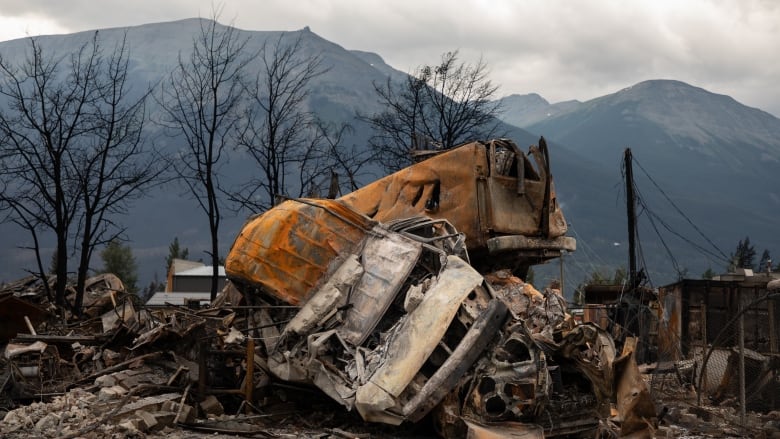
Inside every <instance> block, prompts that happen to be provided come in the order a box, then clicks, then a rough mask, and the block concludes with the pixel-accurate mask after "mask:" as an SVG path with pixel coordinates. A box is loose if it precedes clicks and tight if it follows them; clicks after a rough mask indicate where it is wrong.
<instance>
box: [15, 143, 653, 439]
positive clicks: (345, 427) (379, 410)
mask: <svg viewBox="0 0 780 439" xmlns="http://www.w3.org/2000/svg"><path fill="white" fill-rule="evenodd" d="M540 143H541V142H540ZM448 154H449V155H448ZM499 156H500V157H499ZM531 156H532V157H533V161H532V160H530V158H529V157H528V156H525V155H524V154H523V153H522V152H520V151H519V149H518V148H517V147H516V146H515V145H514V144H512V143H511V142H509V141H506V140H500V141H494V142H491V143H489V144H482V143H480V142H475V143H473V144H469V145H465V146H462V147H460V148H455V150H453V151H452V152H448V153H444V154H442V155H441V156H438V158H437V159H435V160H434V159H431V160H430V161H427V162H423V163H422V164H420V165H424V166H422V167H421V168H417V169H416V170H415V169H411V168H410V170H409V172H405V171H401V172H400V173H397V174H394V176H390V177H388V179H387V180H384V182H381V183H382V184H379V185H373V186H371V187H369V190H367V191H366V192H365V193H363V195H359V194H358V192H356V193H355V194H358V195H354V194H353V195H354V196H351V197H345V199H343V200H341V201H340V200H317V199H300V200H287V201H285V202H283V203H281V204H279V205H278V206H276V207H274V208H272V209H270V210H269V211H267V212H265V213H264V214H262V215H258V216H255V217H252V218H250V219H249V220H248V222H247V223H246V224H245V226H244V228H243V229H242V230H241V232H240V233H239V235H238V236H237V238H236V240H235V242H234V244H233V246H232V248H231V250H230V252H229V253H228V255H227V258H226V261H225V272H226V273H227V275H228V278H229V282H228V283H227V286H226V287H225V289H224V290H223V291H222V292H221V293H220V295H219V296H218V297H217V298H216V300H214V301H213V302H212V303H211V305H210V307H209V308H207V309H192V308H189V307H182V306H173V305H170V304H169V306H166V307H163V308H147V307H145V306H142V305H141V304H139V303H137V301H135V300H134V296H132V295H128V294H126V293H125V291H124V287H123V286H122V284H121V281H119V279H117V278H116V277H115V276H113V275H110V274H106V275H101V276H98V277H96V278H93V279H90V280H89V281H88V282H87V289H86V291H85V295H84V305H85V309H84V312H83V314H79V315H69V314H68V313H67V312H63V310H61V309H56V307H54V308H52V306H51V304H50V300H48V299H49V298H48V297H47V294H46V293H45V291H48V290H47V288H46V286H47V285H48V286H50V285H49V284H50V283H51V282H52V280H51V279H47V280H46V282H47V283H46V284H43V283H38V284H36V283H35V281H34V280H23V281H20V282H17V283H15V284H13V285H12V286H10V287H7V288H5V289H3V291H2V292H0V300H5V305H6V306H5V307H4V308H3V309H5V310H7V311H10V314H13V315H14V316H15V317H14V320H13V323H12V324H11V325H8V328H9V330H8V331H7V332H8V333H9V334H10V335H7V336H6V338H5V339H3V340H0V342H2V343H4V344H5V346H4V348H3V352H4V355H3V360H2V361H3V362H2V364H0V365H1V366H2V372H1V373H2V375H0V384H2V387H0V394H2V395H3V398H4V399H3V400H2V401H0V403H2V405H0V410H3V411H7V413H6V414H5V416H4V420H3V422H2V424H1V425H0V433H2V435H4V436H18V437H26V435H30V434H32V435H37V436H42V437H115V436H139V437H143V436H154V435H158V434H159V435H166V436H168V437H171V436H172V435H175V433H174V432H176V431H179V430H178V429H187V430H193V431H195V432H197V433H199V434H200V433H203V434H207V433H218V434H246V435H253V434H256V435H262V436H271V437H302V436H307V435H309V433H310V432H311V431H310V429H312V430H314V431H313V433H312V436H311V437H368V436H369V435H372V436H376V437H383V436H385V434H384V433H382V432H383V431H384V432H386V431H387V429H389V430H390V431H392V432H393V434H392V435H389V436H396V437H397V436H400V435H403V432H405V431H406V432H409V433H410V434H412V435H419V431H417V430H416V429H417V427H418V426H421V425H430V426H431V427H430V428H429V430H431V431H435V432H436V433H438V434H439V435H440V436H443V437H451V438H459V437H528V438H542V437H564V436H565V437H597V436H601V437H615V436H618V435H622V436H629V435H630V436H632V437H650V436H651V435H652V434H653V431H654V429H655V427H656V421H657V420H656V412H655V407H654V405H653V402H652V400H651V398H650V396H649V392H648V389H647V385H646V384H645V382H644V380H643V379H642V376H641V374H640V373H639V370H638V367H637V365H636V362H635V360H634V350H635V348H636V344H635V340H632V339H627V340H626V341H625V342H624V343H623V347H622V351H621V352H618V350H617V348H616V346H615V342H614V340H613V339H612V338H611V336H610V335H609V334H608V333H607V332H605V331H604V330H603V329H601V328H599V327H598V326H597V325H595V324H588V323H586V324H579V323H577V322H576V321H575V320H574V319H573V318H572V316H571V315H570V314H569V313H568V311H567V308H566V302H565V300H563V297H562V296H561V291H560V290H559V289H558V288H556V286H555V285H551V286H550V287H549V288H545V289H543V290H542V291H541V292H540V291H539V290H537V289H536V288H534V287H533V286H532V285H530V284H528V283H525V282H523V281H522V280H521V278H519V277H517V276H515V275H514V273H515V272H517V273H525V271H526V270H527V268H528V267H529V266H530V265H533V264H536V263H539V262H544V261H546V260H549V259H551V258H553V257H556V256H555V255H556V254H557V255H560V253H561V251H564V250H569V251H571V250H573V249H574V247H575V245H574V240H573V239H571V238H566V237H564V236H563V234H564V233H565V231H566V222H565V220H564V219H563V216H562V213H561V212H560V210H559V209H558V206H557V203H556V201H555V195H554V189H553V187H552V180H551V175H550V173H549V163H548V162H547V153H546V146H544V145H543V144H542V148H541V149H532V154H531ZM464 157H465V158H464ZM497 157H499V158H501V163H502V166H501V167H500V168H501V172H499V173H495V172H494V171H493V170H494V169H496V167H495V164H496V160H497ZM472 159H479V166H476V167H474V168H473V169H472V168H468V169H467V167H463V166H462V164H463V163H464V160H466V161H468V160H472ZM437 164H438V165H442V166H440V167H439V166H438V165H437ZM444 165H447V166H444ZM412 168H414V166H413V167H412ZM466 171H467V172H466ZM458 172H460V174H458ZM464 172H465V173H464ZM447 173H450V174H451V175H449V176H448V175H447ZM486 173H487V174H486ZM445 177H446V178H445ZM470 181H473V182H474V186H473V187H471V185H470V184H466V183H467V182H470ZM485 182H487V183H485ZM485 184H487V186H484V185H485ZM467 186H468V187H467ZM466 195H468V197H467V198H468V203H466V202H463V201H464V200H465V198H466V197H465V196H466ZM377 196H379V198H376V197H377ZM372 197H373V198H372ZM374 198H376V199H374ZM532 200H533V202H530V201H532ZM513 206H514V207H513ZM529 206H531V207H530V208H529ZM533 206H542V208H535V207H533ZM423 214H424V215H425V216H420V215H423ZM448 217H452V218H453V221H454V223H455V224H457V225H458V226H457V227H456V226H455V225H453V223H451V222H450V221H448V219H447V218H448ZM432 218H433V219H432ZM461 226H462V227H464V228H465V229H466V230H469V236H466V235H465V234H464V233H462V232H461V231H459V230H458V228H459V227H461ZM467 242H468V243H469V244H468V245H472V244H473V245H474V249H475V252H474V253H475V254H477V255H478V256H477V260H474V261H472V260H471V257H470V254H469V251H470V249H467ZM507 266H512V267H513V269H512V270H509V269H505V267H507ZM479 270H482V271H479ZM41 285H43V288H41ZM69 291H70V293H69V296H68V298H67V299H68V300H67V301H68V302H72V297H73V295H74V294H75V291H73V289H72V288H70V289H69ZM334 408H335V409H334ZM383 429H385V430H383Z"/></svg>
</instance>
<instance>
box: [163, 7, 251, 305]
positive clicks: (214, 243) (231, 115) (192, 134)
mask: <svg viewBox="0 0 780 439" xmlns="http://www.w3.org/2000/svg"><path fill="white" fill-rule="evenodd" d="M213 18H216V14H215V17H213ZM246 42H247V41H246V40H245V39H241V38H240V37H239V34H238V31H237V30H236V29H235V28H233V27H231V26H222V25H221V24H219V23H217V22H216V20H201V21H200V32H199V33H198V34H197V35H195V37H194V38H193V42H192V53H191V54H190V55H189V57H188V58H185V57H183V56H182V55H180V56H179V61H178V66H177V67H176V68H175V69H174V71H173V72H172V73H171V74H170V77H169V78H168V81H167V82H166V84H165V86H164V87H163V89H162V94H161V97H160V104H161V107H162V113H163V116H162V120H161V123H162V124H163V126H164V127H165V128H166V129H167V131H168V133H169V134H170V135H171V136H172V137H176V138H177V139H178V140H179V141H181V143H182V147H181V149H180V150H179V151H178V153H177V154H176V155H175V157H174V158H173V160H171V163H170V166H171V169H172V170H173V171H174V172H175V174H176V177H177V178H178V180H179V181H180V182H182V183H183V184H184V185H185V186H186V187H187V189H188V190H189V192H190V194H191V195H192V196H193V198H194V199H195V200H196V201H197V203H198V206H199V207H200V209H201V210H202V211H203V213H205V214H206V217H207V219H208V223H209V232H210V234H211V250H210V251H209V252H208V253H209V254H210V256H211V261H212V266H213V268H214V272H213V275H212V281H211V298H212V300H213V299H214V298H215V297H216V295H217V282H218V276H219V260H220V257H219V237H218V233H219V224H220V220H221V218H222V213H221V207H222V206H221V203H220V199H219V196H218V195H219V192H220V191H221V187H220V182H219V176H220V167H221V166H222V165H223V164H224V161H225V160H224V159H225V158H226V156H225V155H224V154H223V153H224V152H225V150H226V148H228V147H229V146H230V145H232V144H233V142H232V140H233V136H235V133H236V130H237V128H238V123H239V120H240V118H241V116H242V113H241V110H242V108H243V104H242V99H243V98H242V93H243V92H244V84H243V75H244V69H245V67H246V66H247V64H248V63H249V61H250V57H248V56H246V55H245V54H244V47H245V46H246Z"/></svg>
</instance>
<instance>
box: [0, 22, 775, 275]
mask: <svg viewBox="0 0 780 439" xmlns="http://www.w3.org/2000/svg"><path fill="white" fill-rule="evenodd" d="M200 20H202V19H198V18H190V19H183V20H177V21H173V22H163V23H149V24H144V25H138V26H129V27H117V28H109V29H103V30H99V31H98V32H99V34H100V35H101V37H102V36H104V35H105V36H106V38H107V39H106V40H104V46H105V47H109V46H108V44H109V40H111V41H117V38H119V37H120V36H122V35H125V34H127V36H128V42H129V43H130V50H131V62H132V64H131V68H132V69H133V70H132V73H133V80H134V81H136V82H135V83H134V86H135V87H138V88H140V89H143V88H145V87H146V86H147V85H149V84H156V83H158V82H159V81H160V80H162V79H164V78H165V76H166V75H168V74H169V72H170V71H171V70H172V69H173V66H174V64H175V62H176V60H177V58H178V56H179V55H180V54H181V56H186V55H187V54H188V50H189V49H188V48H191V45H192V36H193V33H194V32H196V31H198V29H199V27H198V25H199V23H202V21H200ZM239 31H240V36H241V37H242V38H244V37H245V38H248V40H249V44H251V45H252V47H253V48H255V50H256V49H258V48H259V47H260V45H261V44H262V43H263V42H264V41H271V39H273V38H290V37H292V38H296V37H299V36H300V37H301V38H302V40H303V42H304V55H305V56H310V55H311V54H322V56H323V60H324V62H325V63H326V65H327V66H328V67H329V68H330V70H329V71H328V72H327V73H326V74H324V75H322V76H321V77H319V78H317V80H316V81H313V82H312V84H311V86H312V90H311V97H310V100H309V106H310V109H312V110H313V111H315V112H317V113H318V114H319V115H320V116H321V117H324V118H326V119H328V120H330V121H334V122H339V121H348V122H350V123H353V124H355V128H356V129H355V133H354V134H352V135H351V137H349V138H348V139H347V142H348V144H355V145H366V147H367V145H368V142H367V139H368V136H369V135H370V132H369V131H368V128H367V127H366V126H365V125H361V124H360V122H359V121H356V120H355V119H354V116H355V112H356V111H360V112H362V113H363V114H370V113H372V112H375V111H377V110H378V109H379V108H380V107H379V103H378V101H377V99H376V96H375V94H374V90H373V84H374V83H376V82H384V81H386V80H387V78H403V77H404V75H405V73H403V72H400V71H399V70H397V69H395V68H393V67H392V66H390V65H388V64H386V63H385V62H384V60H383V59H382V57H381V56H380V55H379V54H376V53H372V52H365V51H358V50H348V49H346V48H344V47H342V46H340V45H338V44H337V43H333V42H331V41H328V40H326V39H324V38H322V37H321V36H319V35H317V34H316V33H314V32H312V31H311V30H310V29H309V28H307V27H305V28H303V29H300V30H296V31H245V30H239ZM93 33H94V31H84V32H79V33H76V34H66V35H55V36H45V37H38V38H37V40H38V41H39V42H41V43H42V45H43V47H44V49H45V50H52V51H56V52H57V53H63V54H64V53H68V51H70V50H73V49H74V48H75V47H78V45H79V43H83V42H84V41H86V40H85V39H86V38H88V37H89V36H91V35H92V34H93ZM25 40H26V39H19V40H11V41H8V42H2V43H0V54H2V56H4V57H6V59H11V58H12V57H15V59H19V58H18V57H19V56H21V55H23V54H24V51H25V49H27V48H28V46H27V45H26V44H29V43H26V41H25ZM254 62H255V64H253V65H254V66H255V67H254V69H256V68H257V66H258V64H257V63H258V62H259V61H258V60H255V61H254ZM659 81H660V82H659ZM665 81H667V80H658V81H656V80H651V81H643V82H642V83H639V84H635V85H633V86H630V87H626V88H624V89H623V90H619V91H618V92H616V93H613V94H610V95H605V96H602V97H599V98H596V99H593V100H589V101H585V102H579V101H563V102H558V103H554V104H550V103H549V102H548V101H546V100H545V99H544V98H543V97H541V96H539V95H538V94H529V95H511V96H508V97H507V98H504V101H503V103H504V104H507V103H510V104H511V103H513V102H520V103H522V102H524V101H527V102H530V103H533V104H534V105H529V106H528V107H526V108H522V107H521V106H520V105H517V106H515V107H514V108H508V110H512V109H514V110H516V113H517V115H519V116H521V117H524V118H525V119H524V120H525V122H517V121H514V122H512V121H511V120H505V122H507V123H509V125H506V126H503V127H502V128H501V132H502V135H506V136H508V137H510V138H513V139H514V140H515V141H516V142H517V143H518V145H519V146H520V147H521V148H523V149H524V148H526V147H527V146H528V145H529V144H531V143H535V142H536V139H538V138H539V136H540V135H543V136H544V137H545V138H546V139H547V140H548V144H549V145H550V155H551V166H552V172H553V176H554V178H555V184H556V191H557V196H558V200H559V202H560V204H561V206H562V207H563V209H564V215H565V216H566V218H567V219H568V220H569V221H570V222H571V223H572V230H576V232H577V234H578V235H579V236H580V239H582V240H583V244H587V245H588V246H589V247H592V248H593V249H594V250H595V251H597V252H598V258H599V259H601V260H603V261H605V262H607V263H609V264H610V265H612V266H620V265H621V264H622V265H625V264H624V262H623V261H624V257H623V249H622V248H621V247H619V246H614V245H613V244H614V243H616V242H620V241H621V240H623V239H624V238H622V237H623V235H624V234H625V232H624V230H625V219H624V215H625V208H624V207H623V206H622V205H621V204H620V200H619V199H620V196H621V190H620V187H621V180H620V157H621V154H622V151H623V149H624V148H625V147H627V146H630V147H632V149H633V150H634V151H635V154H634V155H635V157H636V158H637V160H638V163H641V165H642V166H643V167H645V168H646V169H648V170H649V171H650V172H651V174H652V175H653V177H654V178H656V179H658V181H661V182H662V183H664V184H665V186H664V188H665V189H666V190H667V191H668V194H669V195H670V196H672V197H673V198H674V199H676V200H678V201H679V202H681V203H683V202H684V203H685V204H686V207H691V208H692V209H693V212H692V216H693V217H695V218H704V219H706V221H708V222H710V223H711V224H709V227H705V229H707V230H706V231H708V232H709V233H713V234H716V235H717V237H716V240H717V241H718V242H719V243H720V244H721V246H722V247H726V248H728V247H729V246H731V245H732V244H735V243H736V241H737V239H742V238H743V237H744V236H745V234H749V235H750V236H751V240H752V241H753V242H756V243H758V242H766V244H765V245H767V247H768V248H770V249H775V250H776V251H780V238H774V236H777V235H780V234H777V233H774V235H772V233H773V232H774V226H773V224H772V218H777V213H778V212H780V207H778V206H780V189H774V188H778V187H780V183H778V181H777V180H776V179H775V177H773V170H776V169H773V166H775V164H776V163H777V161H778V160H780V148H777V146H778V144H777V143H776V142H775V141H774V140H773V136H774V135H775V133H776V131H775V123H776V121H777V118H774V117H773V116H772V115H770V114H769V113H766V112H763V111H761V110H758V109H750V107H746V106H743V105H742V104H740V103H738V102H736V101H734V100H733V99H731V98H729V97H727V96H725V95H717V94H715V93H711V92H708V91H706V90H704V89H699V88H698V87H693V86H689V85H688V84H685V83H682V82H679V81H672V82H665ZM666 88H669V89H668V90H666ZM664 90H665V91H664ZM683 92H684V93H683ZM664 93H666V94H668V95H669V96H668V97H666V98H664V99H668V100H673V99H674V100H673V102H682V103H685V100H686V99H687V100H688V101H691V100H692V99H696V100H698V99H705V98H706V99H709V100H711V102H717V103H718V104H719V105H710V107H711V108H709V109H708V110H707V111H704V109H699V107H695V108H694V107H691V106H690V102H688V103H687V104H686V105H678V106H676V107H674V108H672V109H673V110H675V111H669V110H668V109H669V108H670V107H669V106H668V105H667V106H666V107H664V106H659V104H658V103H657V102H656V103H654V104H652V105H651V104H650V103H648V102H651V101H653V100H654V99H660V98H658V97H657V96H654V94H660V95H663V94H664ZM719 96H720V97H719ZM507 99H508V100H507ZM648 105H649V106H648ZM507 107H511V106H510V105H507ZM724 108H726V109H728V111H724ZM551 110H552V111H551ZM716 110H717V111H716ZM152 111H153V110H152ZM708 111H711V112H708ZM678 112H681V113H679V114H681V115H682V116H685V117H682V116H674V115H676V114H678ZM708 114H709V116H707V115H708ZM724 114H726V116H724ZM702 115H704V116H702ZM714 115H717V116H718V117H715V116H714ZM729 115H731V116H729ZM721 118H726V119H727V120H726V121H725V122H724V121H723V120H721ZM728 119H733V120H728ZM679 121H682V122H684V123H679V124H678V122H679ZM515 123H516V124H518V125H517V126H515ZM674 124H677V125H674ZM779 126H780V125H779ZM740 127H745V130H742V131H739V132H737V131H738V130H736V128H740ZM778 129H780V128H778ZM723 138H726V139H727V140H725V141H724V140H723ZM778 138H780V135H778ZM161 139H162V140H161V141H160V143H165V142H166V141H168V142H170V140H166V139H164V138H161ZM227 166H228V167H229V169H230V170H231V172H236V173H237V172H239V171H241V172H247V171H250V172H251V167H250V166H249V164H247V163H241V160H240V159H235V160H233V161H232V162H229V163H228V165H227ZM775 168H776V166H775ZM638 173H639V172H638ZM640 174H641V173H640ZM774 174H777V173H776V172H774ZM640 178H641V176H640ZM735 180H739V184H735V183H734V181H735ZM742 180H744V181H742ZM364 183H365V182H364ZM642 184H650V182H648V181H647V180H646V179H645V180H644V183H642ZM747 187H750V188H752V190H753V192H755V190H756V188H759V190H760V188H763V187H767V188H770V189H772V190H773V191H776V192H773V191H769V192H768V193H766V194H763V193H762V195H761V196H762V197H763V198H761V200H757V199H752V198H751V197H745V193H746V191H747V189H746V188H747ZM182 194H183V189H181V188H179V187H177V186H165V187H162V188H159V189H157V190H156V191H155V193H154V194H152V196H150V197H148V199H145V200H143V201H139V202H138V203H136V204H135V206H134V207H133V208H132V209H131V215H129V216H127V217H122V218H119V221H120V222H127V223H128V224H127V225H128V233H127V235H128V238H129V239H130V241H131V243H132V245H133V251H134V254H135V255H136V258H137V259H138V261H139V268H140V272H141V276H140V278H141V279H142V280H150V279H151V278H153V277H157V279H158V280H159V279H163V278H164V276H165V273H164V272H163V271H164V265H163V264H164V259H165V256H166V255H167V249H168V244H169V243H170V242H171V241H172V240H173V238H174V237H178V238H179V242H180V243H181V245H182V247H187V248H189V250H190V255H192V257H193V258H195V259H197V258H198V257H199V256H200V255H202V257H203V258H204V259H206V256H205V254H202V253H201V251H202V250H204V249H207V248H208V242H207V241H208V239H207V236H208V232H207V227H206V221H205V218H204V217H203V215H202V214H201V213H199V212H198V211H197V209H196V208H195V207H194V205H193V204H194V203H193V202H191V201H189V200H186V199H185V198H184V197H182ZM756 197H757V196H756ZM661 198H662V197H660V196H658V195H656V196H654V197H653V196H650V195H648V200H649V201H661ZM753 198H755V197H753ZM773 200H774V201H773ZM762 203H763V204H762ZM723 211H726V212H733V213H737V214H738V215H739V216H741V217H744V220H743V222H742V223H741V224H746V225H749V226H746V227H749V228H750V230H747V231H745V230H741V229H740V227H739V224H740V223H737V222H736V221H737V220H739V218H737V220H734V219H729V218H722V217H723V216H724V215H723ZM748 216H750V217H749V218H748ZM243 221H244V216H243V215H236V216H232V217H228V218H226V220H225V222H224V223H223V225H222V227H221V229H222V233H221V236H220V241H221V243H222V245H221V246H222V248H223V250H224V251H227V248H228V247H229V245H230V244H231V243H232V240H233V239H234V238H235V236H236V234H237V232H238V230H239V229H240V227H241V224H242V223H243ZM679 223H680V224H682V223H683V221H679ZM149 225H153V226H154V227H150V226H149ZM12 230H14V229H13V228H11V227H10V226H9V225H8V224H4V225H0V231H2V233H0V234H1V235H2V238H0V245H1V246H2V247H1V248H2V249H3V250H2V251H0V265H1V266H2V268H0V282H1V281H3V280H12V279H14V278H15V277H19V275H20V274H21V273H20V270H21V269H22V268H27V267H32V264H31V259H30V257H29V252H27V253H26V252H22V251H17V250H13V247H15V246H25V245H27V243H26V242H25V241H23V240H17V239H16V236H15V235H14V233H13V232H12ZM645 232H647V230H645ZM645 232H643V233H645ZM754 234H755V235H754ZM645 236H647V235H645ZM768 237H771V238H772V239H769V238H768ZM25 239H26V238H25ZM757 245H758V244H757ZM673 248H674V249H675V251H678V249H679V248H681V247H680V246H679V245H677V246H673ZM646 249H652V251H653V252H654V254H653V255H652V259H653V260H654V261H658V262H659V263H662V262H664V261H663V259H664V258H665V256H664V253H663V248H662V246H661V244H660V243H657V242H656V243H648V244H647V245H646ZM49 251H50V249H49ZM679 252H680V253H679V254H680V255H681V257H684V258H686V259H689V260H692V261H693V259H694V258H695V257H696V256H695V255H693V254H690V253H685V252H684V251H682V250H679ZM659 255H660V256H659ZM585 256H586V252H581V253H580V256H578V254H577V253H575V254H574V255H571V256H567V259H570V260H572V261H573V262H577V259H576V258H584V257H585ZM44 258H46V255H44ZM648 259H651V257H648ZM44 260H48V259H44ZM580 262H581V263H582V266H583V267H590V269H592V268H593V266H592V265H589V263H587V262H585V261H580ZM703 264H704V262H701V261H698V262H695V263H694V262H691V263H690V264H688V266H689V268H690V269H691V270H693V274H695V273H696V271H699V270H700V269H701V271H703V270H704V268H707V267H706V266H705V267H704V268H701V267H702V266H703ZM92 265H93V266H99V265H100V261H97V260H93V264H92ZM9 267H11V268H9ZM586 269H587V268H586ZM586 269H580V270H579V271H580V272H578V274H577V275H575V276H573V278H574V279H577V278H584V277H587V275H588V274H589V273H586V272H585V270H586ZM553 271H555V270H553ZM550 276H555V274H550ZM673 277H674V273H670V271H669V269H668V268H663V269H658V272H657V273H656V279H664V280H668V279H672V278H673ZM143 284H144V282H141V285H143Z"/></svg>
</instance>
